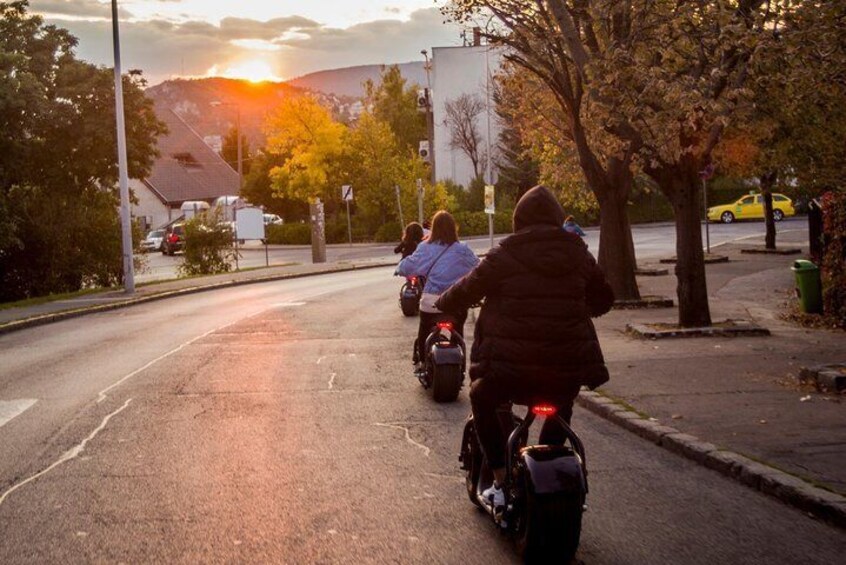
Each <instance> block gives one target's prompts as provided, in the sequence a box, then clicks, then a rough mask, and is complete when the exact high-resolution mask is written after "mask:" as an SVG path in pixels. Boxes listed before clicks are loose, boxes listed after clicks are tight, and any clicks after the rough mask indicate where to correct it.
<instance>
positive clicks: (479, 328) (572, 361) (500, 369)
mask: <svg viewBox="0 0 846 565" xmlns="http://www.w3.org/2000/svg"><path fill="white" fill-rule="evenodd" d="M563 221H564V212H563V210H562V209H561V206H560V205H559V204H558V201H557V200H556V199H555V197H554V196H553V195H552V194H551V193H550V192H549V190H547V189H546V188H545V187H543V186H538V187H535V188H533V189H531V190H530V191H528V192H527V193H526V194H525V195H524V196H523V198H521V199H520V202H518V204H517V207H516V208H515V210H514V232H515V233H514V235H511V236H509V237H508V238H506V239H505V240H503V241H502V243H500V246H499V247H497V248H496V249H494V250H492V251H491V252H490V253H488V255H487V257H485V259H484V260H483V261H482V262H481V263H480V264H479V266H478V267H476V268H475V269H474V270H473V271H471V272H470V273H469V274H468V275H467V276H465V277H464V278H463V279H462V280H460V281H459V282H457V283H456V284H455V285H453V286H452V287H451V288H450V289H449V290H447V291H446V292H445V293H444V294H443V295H441V298H440V299H439V300H438V302H437V304H436V306H437V307H438V308H439V309H441V310H442V311H445V312H449V311H461V310H462V309H464V308H467V307H468V306H470V305H472V304H474V303H476V302H478V301H479V300H481V299H482V298H484V299H485V303H484V306H482V309H481V312H480V314H479V319H478V321H477V322H476V332H475V336H474V341H473V349H472V351H471V355H470V361H471V366H470V378H471V379H473V380H475V379H478V378H481V377H485V378H493V379H496V378H509V379H511V378H516V379H520V380H521V381H524V382H525V383H526V385H527V387H531V388H533V389H535V390H538V389H540V390H545V391H548V392H550V393H553V392H555V391H556V389H557V386H556V385H561V390H566V389H568V388H571V387H572V383H573V382H574V381H575V382H578V383H579V384H581V385H587V386H588V387H590V388H595V387H597V386H599V385H601V384H603V383H604V382H606V381H607V380H608V369H607V368H606V367H605V361H604V358H603V356H602V350H601V348H600V346H599V340H598V339H597V336H596V330H595V329H594V326H593V322H592V321H591V317H592V316H600V315H602V314H604V313H606V312H608V310H609V309H610V308H611V305H612V303H613V301H614V295H613V292H612V291H611V287H610V286H608V283H607V281H606V280H605V276H604V275H603V274H602V271H601V270H600V269H599V267H598V265H597V264H596V261H595V260H594V258H593V256H592V255H591V254H590V253H589V252H588V249H587V245H586V244H585V243H584V242H583V241H582V239H581V238H580V237H579V236H577V235H575V234H572V233H569V232H566V231H564V230H563V229H562V223H563ZM568 385H569V386H568Z"/></svg>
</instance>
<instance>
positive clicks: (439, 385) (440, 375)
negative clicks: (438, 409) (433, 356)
mask: <svg viewBox="0 0 846 565" xmlns="http://www.w3.org/2000/svg"><path fill="white" fill-rule="evenodd" d="M463 380H464V371H462V369H461V365H436V364H434V363H433V364H432V398H434V399H435V402H453V401H454V400H455V399H456V398H458V391H460V390H461V382H462V381H463Z"/></svg>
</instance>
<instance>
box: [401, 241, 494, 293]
mask: <svg viewBox="0 0 846 565" xmlns="http://www.w3.org/2000/svg"><path fill="white" fill-rule="evenodd" d="M445 248H446V244H443V243H429V242H428V241H424V242H422V243H421V244H420V245H418V246H417V249H416V250H415V251H414V253H413V254H412V255H409V256H408V257H406V258H405V259H403V260H402V261H400V264H399V265H398V266H397V271H396V274H397V275H400V276H405V277H411V276H417V277H426V286H425V287H424V288H423V292H424V293H426V294H441V293H442V292H443V291H445V290H446V289H448V288H449V287H450V286H452V285H453V283H455V282H456V281H458V280H459V279H460V278H461V277H463V276H464V275H466V274H467V273H469V272H470V271H472V270H473V267H475V266H476V265H478V264H479V258H478V257H476V254H475V253H473V250H472V249H470V248H469V247H467V245H466V244H464V243H461V242H460V241H457V242H455V243H453V244H452V245H451V246H450V247H449V249H447V250H446V251H445V252H444V249H445ZM441 253H443V255H441ZM439 255H441V258H440V259H438V256H439ZM436 259H437V263H435V260H436ZM433 263H435V265H434V267H432V264H433ZM430 268H431V269H432V270H431V271H429V269H430ZM426 273H429V274H428V275H426Z"/></svg>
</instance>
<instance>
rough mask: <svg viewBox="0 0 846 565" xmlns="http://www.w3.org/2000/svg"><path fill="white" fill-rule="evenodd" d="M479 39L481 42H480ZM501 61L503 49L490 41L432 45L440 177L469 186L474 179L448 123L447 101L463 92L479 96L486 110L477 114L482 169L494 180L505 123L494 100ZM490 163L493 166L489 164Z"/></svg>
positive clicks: (435, 150) (435, 136)
mask: <svg viewBox="0 0 846 565" xmlns="http://www.w3.org/2000/svg"><path fill="white" fill-rule="evenodd" d="M477 43H478V42H477ZM501 63H502V49H500V48H497V47H491V46H488V45H479V44H477V45H472V46H466V47H434V48H433V49H432V110H433V115H434V127H435V135H434V140H435V142H434V157H435V176H436V178H437V180H439V181H441V180H451V181H453V182H455V183H458V184H460V185H463V186H464V187H467V186H468V185H469V184H470V182H471V181H472V180H473V175H474V172H473V165H472V162H471V160H470V158H469V157H468V156H467V154H466V152H465V151H462V150H461V149H456V148H453V146H452V144H451V141H450V140H451V137H452V136H451V127H450V125H449V124H448V123H447V104H448V103H450V102H452V101H455V100H456V99H458V98H459V97H460V96H462V95H469V96H472V97H474V98H476V97H477V98H478V100H480V101H481V102H482V103H483V106H484V110H483V111H482V112H481V113H480V114H478V115H477V116H476V117H475V124H474V125H475V128H476V131H477V132H478V135H479V142H480V143H479V148H480V150H479V153H480V157H481V159H480V173H481V174H482V175H483V176H484V178H485V180H486V182H488V183H495V182H496V179H497V172H496V170H495V165H494V164H493V162H494V160H493V159H489V158H486V157H495V155H496V148H497V142H498V140H499V134H500V131H501V130H502V127H501V125H500V123H499V119H498V118H497V115H496V107H495V104H494V100H493V93H494V88H493V82H494V78H495V75H496V73H497V72H498V70H499V67H500V64H501ZM489 162H490V163H491V170H488V169H487V164H488V163H489Z"/></svg>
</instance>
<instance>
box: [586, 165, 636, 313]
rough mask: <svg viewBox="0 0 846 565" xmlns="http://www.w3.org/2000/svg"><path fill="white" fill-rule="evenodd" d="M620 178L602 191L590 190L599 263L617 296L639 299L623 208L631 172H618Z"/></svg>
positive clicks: (630, 236)
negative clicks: (596, 207) (594, 200)
mask: <svg viewBox="0 0 846 565" xmlns="http://www.w3.org/2000/svg"><path fill="white" fill-rule="evenodd" d="M619 177H620V181H621V182H626V180H628V183H629V184H628V186H620V185H617V186H615V187H613V188H607V189H606V190H603V191H594V193H595V194H596V195H597V199H598V200H599V252H598V256H599V257H598V258H599V266H600V267H602V270H603V272H604V273H605V276H606V278H607V279H608V284H610V285H611V288H612V289H613V290H614V297H615V298H616V299H617V300H640V290H639V289H638V287H637V279H636V278H635V268H637V261H636V259H635V251H634V242H633V241H632V228H631V225H630V224H629V215H628V212H627V210H626V206H627V205H628V196H629V193H630V192H631V175H630V174H628V175H619Z"/></svg>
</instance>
